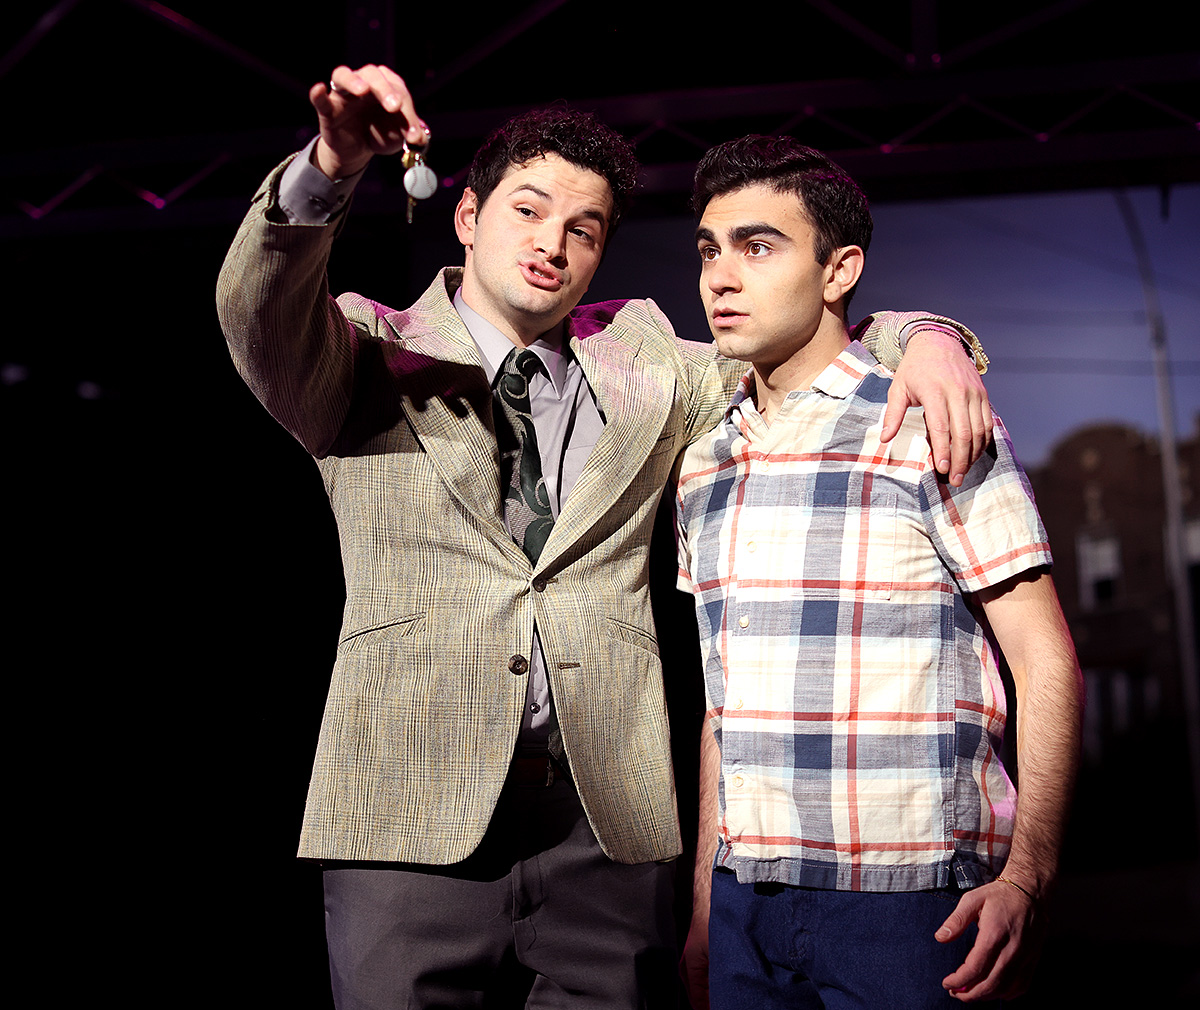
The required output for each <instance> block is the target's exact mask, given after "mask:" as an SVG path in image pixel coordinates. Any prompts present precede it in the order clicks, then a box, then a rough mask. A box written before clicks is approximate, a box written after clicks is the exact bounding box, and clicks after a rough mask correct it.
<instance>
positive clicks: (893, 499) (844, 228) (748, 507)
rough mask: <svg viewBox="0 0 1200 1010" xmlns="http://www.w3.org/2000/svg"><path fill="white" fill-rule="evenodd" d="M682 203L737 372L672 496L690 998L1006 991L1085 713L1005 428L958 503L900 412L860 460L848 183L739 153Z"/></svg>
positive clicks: (1034, 914)
mask: <svg viewBox="0 0 1200 1010" xmlns="http://www.w3.org/2000/svg"><path fill="white" fill-rule="evenodd" d="M694 205H695V208H696V211H697V213H699V214H702V215H703V216H702V219H701V222H700V226H699V228H698V229H697V232H696V237H697V244H698V246H699V251H700V259H701V276H700V293H701V297H702V298H703V300H704V303H705V306H706V308H707V309H708V314H709V323H710V326H711V328H712V331H713V335H714V337H715V338H716V342H717V345H718V347H719V348H720V350H721V352H722V354H724V355H726V356H728V357H732V358H737V359H740V360H742V361H746V362H748V363H749V364H750V366H751V367H750V370H749V372H748V373H747V374H746V376H745V378H744V379H743V380H742V384H741V387H740V389H739V391H738V393H737V395H736V396H735V397H734V400H733V403H732V405H731V406H730V408H729V411H728V413H727V414H726V417H725V420H724V422H723V423H722V424H720V425H719V426H718V427H717V428H716V430H714V431H713V432H712V433H711V434H710V435H708V436H706V437H705V438H703V439H701V440H700V441H699V442H697V443H695V444H693V445H692V447H691V448H690V449H689V450H688V451H687V454H686V455H685V457H684V460H683V463H682V468H681V471H680V474H679V479H678V501H677V507H678V516H679V532H680V561H681V563H680V568H681V573H680V574H681V580H680V581H681V587H683V588H686V589H688V590H690V591H691V592H693V593H694V594H695V596H696V608H697V613H698V616H699V622H700V632H701V637H702V641H703V649H704V657H705V685H706V692H707V699H708V706H709V713H708V715H709V718H708V726H709V729H711V731H712V732H711V734H710V733H709V732H708V731H707V730H706V733H705V740H704V747H703V751H704V759H703V770H702V780H703V781H702V796H701V804H702V806H701V809H702V814H701V838H700V849H701V851H700V855H699V859H698V861H697V871H696V884H697V886H696V913H695V918H694V920H693V927H692V932H691V935H690V936H689V939H688V948H687V951H686V953H685V962H686V971H687V975H688V980H689V988H690V990H691V993H692V998H693V1001H694V1002H695V1003H696V1004H697V1005H698V1006H703V1005H705V1004H706V1002H707V993H706V991H705V990H706V986H707V985H709V984H711V1000H712V1005H713V1006H714V1007H720V1008H729V1007H753V1008H755V1010H759V1008H769V1007H829V1008H840V1007H887V1008H901V1007H905V1008H907V1007H936V1006H942V1005H946V1003H947V1001H948V1000H949V999H950V998H951V997H953V998H956V999H959V1000H964V1001H983V1000H992V999H998V998H1005V997H1009V996H1013V995H1016V994H1017V993H1019V992H1020V991H1022V990H1023V989H1024V988H1025V986H1026V985H1027V983H1028V977H1029V974H1030V972H1031V970H1032V967H1033V963H1034V961H1035V959H1036V955H1037V951H1038V948H1039V946H1040V941H1041V937H1042V933H1043V928H1042V927H1043V926H1044V922H1045V918H1044V914H1043V910H1044V904H1045V901H1046V898H1047V894H1048V891H1049V889H1050V887H1051V885H1052V884H1053V881H1054V878H1055V875H1056V869H1057V860H1058V851H1059V845H1060V840H1061V837H1062V831H1063V825H1064V821H1065V818H1066V811H1067V806H1068V798H1069V796H1070V793H1071V788H1072V784H1073V780H1074V774H1075V768H1076V764H1077V754H1078V749H1079V724H1080V712H1081V683H1080V677H1079V670H1078V665H1077V663H1076V660H1075V654H1074V649H1073V647H1072V644H1071V640H1070V637H1069V635H1068V632H1067V628H1066V625H1065V622H1064V621H1063V617H1062V612H1061V609H1060V607H1059V604H1058V599H1057V596H1056V595H1055V591H1054V587H1053V583H1052V582H1051V580H1050V576H1049V574H1048V567H1049V565H1050V551H1049V547H1048V545H1047V543H1046V534H1045V530H1044V529H1043V528H1042V524H1041V521H1040V519H1039V517H1038V514H1037V511H1036V509H1035V507H1034V503H1033V497H1032V494H1031V492H1030V489H1029V484H1028V481H1027V480H1026V478H1025V475H1024V473H1023V472H1022V470H1021V468H1020V466H1019V464H1018V463H1017V461H1016V458H1015V457H1014V456H1013V453H1012V447H1011V444H1010V443H1009V440H1008V436H1007V433H1006V432H1005V431H1004V428H1003V426H1002V425H1001V424H999V422H998V421H997V424H996V429H995V432H996V435H995V444H994V446H993V447H992V449H991V450H989V452H988V453H987V454H986V455H985V456H984V457H983V459H982V460H981V461H980V462H979V463H977V464H976V465H975V466H974V467H973V468H972V469H971V471H970V472H969V473H968V475H967V477H966V480H965V481H964V482H963V483H962V484H961V486H958V487H954V486H951V484H949V483H948V482H947V481H945V479H944V478H941V477H940V476H939V474H938V473H937V471H936V469H935V468H934V465H933V462H932V460H931V458H930V450H929V443H928V441H927V439H926V433H925V426H924V422H923V419H922V416H921V413H920V412H919V411H915V410H914V411H910V412H909V414H908V417H907V419H906V421H905V424H904V426H903V427H902V429H901V432H900V434H899V436H897V437H896V438H895V439H893V440H891V441H890V442H889V443H886V444H883V443H881V442H880V439H879V434H880V427H881V422H882V417H883V412H884V408H885V405H886V399H887V392H888V387H889V385H890V382H891V377H890V373H889V372H887V370H886V369H884V368H882V367H881V366H879V365H878V364H877V363H876V362H875V361H874V360H873V359H872V358H871V357H870V356H869V355H868V354H866V353H865V352H864V351H863V349H862V347H861V346H860V345H859V344H858V343H857V342H854V341H852V340H851V334H849V333H848V332H847V326H846V307H847V304H848V303H849V301H850V296H851V294H852V292H853V289H854V285H855V284H856V282H857V281H858V278H859V275H860V274H861V271H862V268H863V261H864V256H865V251H866V249H867V246H868V244H869V242H870V237H871V227H872V224H871V216H870V212H869V210H868V207H867V201H866V199H865V197H864V196H863V194H862V192H861V191H860V190H859V188H858V187H857V186H856V185H855V183H854V182H853V181H852V180H851V179H850V178H849V177H848V176H846V174H845V173H844V172H843V171H841V169H839V168H838V167H837V166H836V165H834V164H833V163H832V162H830V161H829V160H828V159H827V158H825V157H824V156H823V155H821V154H819V153H818V152H816V151H813V150H812V149H810V148H806V147H803V146H801V145H799V144H797V143H796V142H795V141H793V140H791V139H789V138H783V139H771V138H765V137H747V138H743V139H742V140H738V141H732V142H730V143H728V144H723V145H721V146H719V147H717V148H714V149H713V150H712V151H710V152H709V153H708V154H707V155H706V156H705V158H704V160H703V161H702V162H701V163H700V167H699V168H698V169H697V173H696V194H695V201H694ZM998 648H999V649H1002V650H1003V652H1004V655H1005V658H1006V660H1007V661H1008V664H1009V666H1010V667H1011V670H1012V674H1013V679H1014V683H1015V686H1016V694H1017V701H1018V706H1019V712H1020V726H1019V733H1018V740H1017V754H1018V764H1019V768H1020V784H1021V796H1020V801H1019V803H1018V801H1017V795H1016V790H1015V789H1014V787H1013V785H1012V783H1011V782H1010V780H1009V777H1008V775H1007V774H1006V773H1005V769H1004V768H1003V766H1002V765H1001V763H1000V760H999V749H1000V741H1001V737H1002V735H1003V731H1004V723H1005V699H1004V688H1003V685H1002V682H1001V679H1000V673H999V669H998V655H997V649H998ZM714 843H715V848H716V852H715V869H712V870H711V872H710V868H712V867H713V864H714V852H713V847H714ZM710 885H711V905H710V897H709V887H710ZM710 907H711V919H710V918H709V914H708V913H709V909H710ZM709 944H711V964H708V963H707V962H708V949H709ZM706 974H707V975H708V976H709V979H710V980H711V981H709V980H708V979H706Z"/></svg>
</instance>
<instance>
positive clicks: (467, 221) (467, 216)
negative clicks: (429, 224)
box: [454, 186, 479, 249]
mask: <svg viewBox="0 0 1200 1010" xmlns="http://www.w3.org/2000/svg"><path fill="white" fill-rule="evenodd" d="M478 213H479V202H478V200H476V199H475V191H474V190H473V189H471V187H470V186H468V187H467V188H466V189H464V190H463V195H462V199H461V200H459V201H458V206H457V207H455V208H454V232H455V234H456V235H458V240H459V241H460V242H461V243H462V244H463V245H464V246H466V247H467V248H468V249H470V248H471V247H472V246H473V245H474V244H475V217H476V215H477V214H478Z"/></svg>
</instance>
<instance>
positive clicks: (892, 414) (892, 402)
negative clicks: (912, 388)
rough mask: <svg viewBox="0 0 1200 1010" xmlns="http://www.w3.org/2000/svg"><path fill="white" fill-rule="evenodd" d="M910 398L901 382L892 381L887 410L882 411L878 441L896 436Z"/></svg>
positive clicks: (910, 403) (909, 404) (888, 439)
mask: <svg viewBox="0 0 1200 1010" xmlns="http://www.w3.org/2000/svg"><path fill="white" fill-rule="evenodd" d="M912 405H913V404H912V402H911V399H910V397H909V395H908V390H907V388H906V387H905V386H904V385H903V383H899V382H893V383H892V388H891V389H889V390H888V398H887V410H885V411H884V413H883V428H882V429H881V430H880V432H879V441H880V442H890V441H891V440H892V439H893V438H895V437H896V432H898V431H899V430H900V425H902V424H903V423H904V414H905V412H906V411H907V410H908V408H909V407H910V406H912Z"/></svg>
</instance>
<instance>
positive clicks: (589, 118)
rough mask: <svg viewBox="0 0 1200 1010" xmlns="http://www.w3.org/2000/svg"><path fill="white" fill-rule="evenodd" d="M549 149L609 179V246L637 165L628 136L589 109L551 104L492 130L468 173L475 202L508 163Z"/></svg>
mask: <svg viewBox="0 0 1200 1010" xmlns="http://www.w3.org/2000/svg"><path fill="white" fill-rule="evenodd" d="M547 154H557V155H558V156H559V157H560V158H563V159H564V160H565V161H569V162H570V163H571V164H572V165H575V166H576V167H578V168H583V169H587V170H588V171H591V172H595V173H596V174H597V175H599V176H601V177H603V178H604V179H605V181H607V182H608V188H609V190H610V191H611V192H612V211H611V213H610V215H609V221H608V231H607V235H606V237H605V247H606V248H607V245H608V240H609V239H611V238H612V236H613V233H614V232H615V231H616V230H617V224H618V223H619V222H620V220H621V215H622V214H623V213H624V211H625V209H626V208H627V206H628V204H629V198H630V196H631V194H632V192H633V188H634V187H635V186H636V185H637V179H638V171H639V169H640V166H639V165H638V160H637V155H635V154H634V153H633V146H632V145H631V144H630V143H629V141H627V140H626V139H625V138H624V137H622V136H621V135H620V134H619V133H617V132H616V130H613V129H611V128H610V127H607V126H605V125H604V124H603V123H602V122H600V120H598V119H597V118H596V117H595V116H594V115H592V114H591V113H590V112H579V111H578V110H576V109H571V108H568V107H567V106H565V105H552V106H550V107H549V108H545V109H533V110H532V111H530V112H526V113H523V114H521V115H519V116H515V117H513V118H512V119H510V120H509V121H508V122H507V123H505V124H504V125H503V126H500V127H498V128H497V129H496V130H494V131H493V132H492V134H491V135H490V136H489V137H488V138H487V140H485V141H484V142H483V145H482V146H481V147H480V148H479V150H478V151H476V152H475V158H474V160H473V161H472V162H471V168H470V171H469V172H468V173H467V185H468V186H470V187H471V189H472V190H474V192H475V198H476V200H477V201H478V206H480V207H482V206H483V204H484V201H485V200H487V198H488V197H489V196H491V195H492V191H493V190H494V189H495V188H496V187H497V186H498V185H499V184H500V180H501V179H503V178H504V175H505V173H506V172H508V170H509V169H510V168H511V167H513V166H520V165H525V164H527V163H528V162H530V161H532V160H533V159H534V158H539V157H542V156H544V155H547Z"/></svg>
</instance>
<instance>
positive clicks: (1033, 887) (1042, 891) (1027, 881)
mask: <svg viewBox="0 0 1200 1010" xmlns="http://www.w3.org/2000/svg"><path fill="white" fill-rule="evenodd" d="M996 880H998V881H1000V882H1001V883H1004V884H1006V885H1008V886H1011V887H1015V888H1016V889H1017V890H1019V891H1021V892H1022V893H1024V895H1025V896H1026V897H1027V898H1028V899H1029V900H1030V901H1032V902H1033V903H1034V904H1035V905H1041V904H1042V903H1043V902H1045V901H1046V900H1047V898H1048V897H1049V896H1050V890H1051V886H1052V884H1053V880H1052V877H1051V876H1050V875H1048V874H1043V873H1038V872H1036V871H1034V870H1029V869H1026V868H1023V867H1020V866H1013V865H1011V864H1009V865H1008V866H1005V867H1004V869H1003V871H1001V872H1000V873H998V874H997V875H996Z"/></svg>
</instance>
